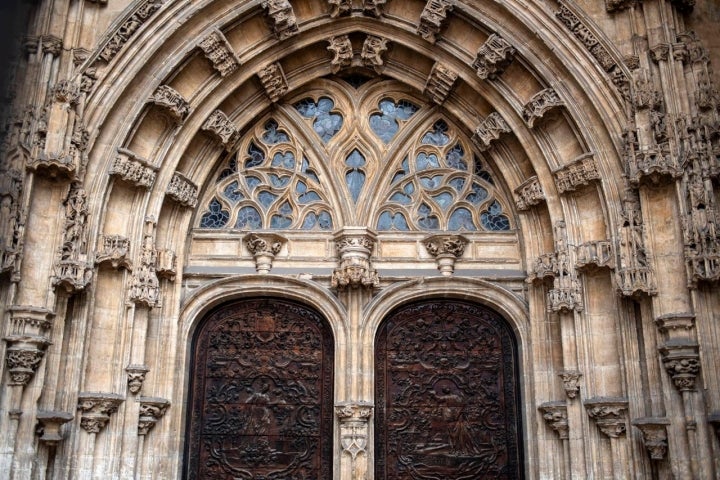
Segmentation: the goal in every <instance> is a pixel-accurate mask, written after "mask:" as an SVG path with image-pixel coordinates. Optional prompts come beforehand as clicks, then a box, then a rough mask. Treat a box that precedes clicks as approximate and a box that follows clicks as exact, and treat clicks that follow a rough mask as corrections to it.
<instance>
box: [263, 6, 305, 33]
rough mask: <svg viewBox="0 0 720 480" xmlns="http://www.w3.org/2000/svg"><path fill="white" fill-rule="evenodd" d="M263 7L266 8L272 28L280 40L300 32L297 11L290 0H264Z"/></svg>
mask: <svg viewBox="0 0 720 480" xmlns="http://www.w3.org/2000/svg"><path fill="white" fill-rule="evenodd" d="M262 7H263V9H265V13H266V15H267V21H268V23H269V24H270V29H271V30H272V31H273V33H274V34H275V36H276V37H277V39H278V40H285V39H286V38H290V37H292V36H293V35H296V34H297V33H298V31H299V30H298V25H297V19H296V18H295V12H294V11H293V7H292V5H291V4H290V2H289V1H288V0H264V1H263V3H262Z"/></svg>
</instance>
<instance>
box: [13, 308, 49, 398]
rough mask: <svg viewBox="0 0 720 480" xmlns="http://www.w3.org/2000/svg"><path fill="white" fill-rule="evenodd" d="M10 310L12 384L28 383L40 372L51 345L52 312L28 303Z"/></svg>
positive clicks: (22, 384)
mask: <svg viewBox="0 0 720 480" xmlns="http://www.w3.org/2000/svg"><path fill="white" fill-rule="evenodd" d="M8 310H9V311H10V334H9V335H8V336H7V337H5V338H4V339H3V340H5V342H7V349H6V351H5V361H6V364H7V368H8V373H9V375H10V382H9V385H18V386H25V385H27V384H28V383H29V382H30V380H31V379H32V377H33V376H34V375H35V372H37V369H38V367H39V366H40V362H42V359H43V357H44V356H45V350H46V349H47V347H48V345H50V338H49V335H50V329H51V328H52V318H53V316H54V315H55V314H54V313H52V312H51V311H49V310H47V309H45V308H41V307H32V306H25V305H13V306H11V307H9V308H8Z"/></svg>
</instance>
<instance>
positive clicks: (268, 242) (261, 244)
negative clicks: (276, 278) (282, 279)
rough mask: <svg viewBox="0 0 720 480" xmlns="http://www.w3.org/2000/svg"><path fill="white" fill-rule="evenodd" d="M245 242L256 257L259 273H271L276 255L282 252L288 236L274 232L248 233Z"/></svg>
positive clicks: (256, 266)
mask: <svg viewBox="0 0 720 480" xmlns="http://www.w3.org/2000/svg"><path fill="white" fill-rule="evenodd" d="M243 243H244V244H245V246H246V247H247V249H248V251H249V252H250V253H251V254H252V256H253V257H255V269H256V270H257V272H258V273H261V274H265V273H270V270H271V269H272V262H273V259H274V258H275V255H277V254H278V253H280V250H281V249H282V247H283V245H285V243H287V238H285V237H282V236H280V235H277V234H274V233H248V234H247V235H245V236H244V237H243Z"/></svg>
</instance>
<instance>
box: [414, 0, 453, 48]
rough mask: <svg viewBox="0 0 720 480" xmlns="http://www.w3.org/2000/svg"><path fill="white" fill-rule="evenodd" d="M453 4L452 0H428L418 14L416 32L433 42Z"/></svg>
mask: <svg viewBox="0 0 720 480" xmlns="http://www.w3.org/2000/svg"><path fill="white" fill-rule="evenodd" d="M454 6H455V2H454V0H428V1H427V3H426V4H425V7H424V8H423V11H422V13H421V14H420V24H419V25H418V28H417V33H418V34H420V36H421V37H423V38H424V39H425V40H427V41H428V42H430V43H435V41H436V40H437V36H438V35H439V34H440V31H441V30H442V29H443V27H444V26H445V23H446V22H447V16H448V14H449V13H450V12H452V9H453V7H454Z"/></svg>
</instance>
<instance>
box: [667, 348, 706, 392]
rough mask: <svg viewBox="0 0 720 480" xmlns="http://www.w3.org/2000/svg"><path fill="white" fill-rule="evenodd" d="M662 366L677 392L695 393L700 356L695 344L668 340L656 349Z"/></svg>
mask: <svg viewBox="0 0 720 480" xmlns="http://www.w3.org/2000/svg"><path fill="white" fill-rule="evenodd" d="M658 350H659V351H660V355H661V357H662V362H663V365H664V366H665V370H666V371H667V373H668V375H670V378H672V381H673V384H674V385H675V388H677V389H678V391H679V392H686V391H687V392H691V391H695V380H696V378H697V376H698V374H699V373H700V355H699V353H698V350H699V347H698V345H697V343H695V342H694V341H690V340H682V339H677V340H669V341H668V342H666V343H665V344H664V345H662V346H661V347H659V348H658Z"/></svg>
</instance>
